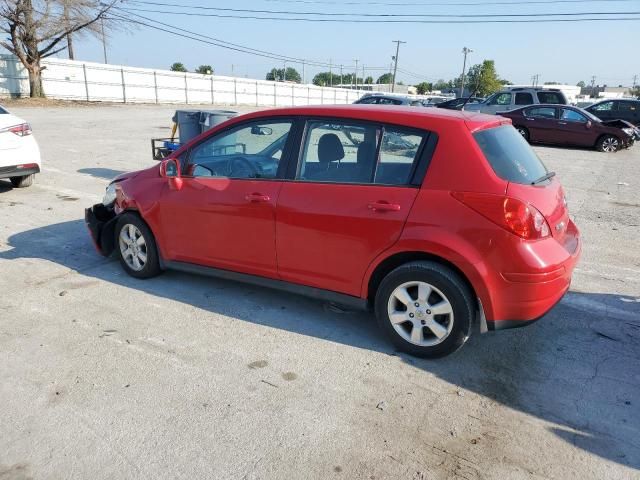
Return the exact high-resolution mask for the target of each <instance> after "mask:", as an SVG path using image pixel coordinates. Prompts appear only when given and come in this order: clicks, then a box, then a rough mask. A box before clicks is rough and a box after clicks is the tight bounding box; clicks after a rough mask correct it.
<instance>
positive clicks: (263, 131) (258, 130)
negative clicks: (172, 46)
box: [251, 125, 273, 135]
mask: <svg viewBox="0 0 640 480" xmlns="http://www.w3.org/2000/svg"><path fill="white" fill-rule="evenodd" d="M272 133H273V129H272V128H269V127H259V126H258V125H255V126H253V127H251V135H271V134H272Z"/></svg>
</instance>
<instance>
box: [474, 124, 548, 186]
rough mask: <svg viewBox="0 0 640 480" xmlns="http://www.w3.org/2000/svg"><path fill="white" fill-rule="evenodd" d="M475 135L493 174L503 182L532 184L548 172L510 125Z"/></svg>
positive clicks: (482, 131)
mask: <svg viewBox="0 0 640 480" xmlns="http://www.w3.org/2000/svg"><path fill="white" fill-rule="evenodd" d="M473 136H474V138H475V139H476V142H477V143H478V146H479V147H480V149H481V150H482V153H484V156H485V158H486V159H487V160H488V161H489V164H490V165H491V168H493V171H494V172H495V173H496V175H498V176H499V177H500V178H502V179H503V180H507V181H509V182H514V183H521V184H524V185H529V184H531V183H533V182H535V181H536V180H538V179H539V178H541V177H543V176H544V175H546V174H547V173H548V172H547V168H546V167H545V166H544V164H543V163H542V161H540V159H539V158H538V156H537V155H536V153H535V152H534V151H533V149H532V148H531V147H530V146H529V144H528V143H527V142H526V140H525V139H524V138H522V135H520V134H519V133H518V131H517V130H516V129H515V128H513V126H511V125H503V126H501V127H496V128H490V129H487V130H481V131H479V132H477V133H474V134H473Z"/></svg>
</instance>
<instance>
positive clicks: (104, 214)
mask: <svg viewBox="0 0 640 480" xmlns="http://www.w3.org/2000/svg"><path fill="white" fill-rule="evenodd" d="M116 220H117V217H116V213H115V212H114V210H113V206H104V205H103V204H101V203H97V204H95V205H94V206H93V207H90V208H87V209H85V211H84V221H85V224H86V225H87V229H88V230H89V234H90V235H91V240H93V245H94V246H95V247H96V250H97V251H98V253H99V254H101V255H104V256H109V255H110V254H111V252H113V247H114V243H115V239H114V234H115V233H114V232H115V226H116Z"/></svg>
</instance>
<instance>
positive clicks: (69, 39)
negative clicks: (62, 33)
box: [62, 1, 107, 63]
mask: <svg viewBox="0 0 640 480" xmlns="http://www.w3.org/2000/svg"><path fill="white" fill-rule="evenodd" d="M62 16H63V18H64V23H65V27H66V28H67V29H68V28H69V6H68V4H67V2H66V1H64V2H63V3H62ZM67 51H68V52H69V60H74V54H73V39H72V37H71V34H70V33H67ZM105 63H107V62H105Z"/></svg>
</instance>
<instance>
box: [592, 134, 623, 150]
mask: <svg viewBox="0 0 640 480" xmlns="http://www.w3.org/2000/svg"><path fill="white" fill-rule="evenodd" d="M596 148H597V149H598V150H599V151H600V152H605V153H613V152H617V151H618V150H619V149H620V140H618V137H616V136H615V135H603V136H602V137H600V139H599V140H598V143H596Z"/></svg>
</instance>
